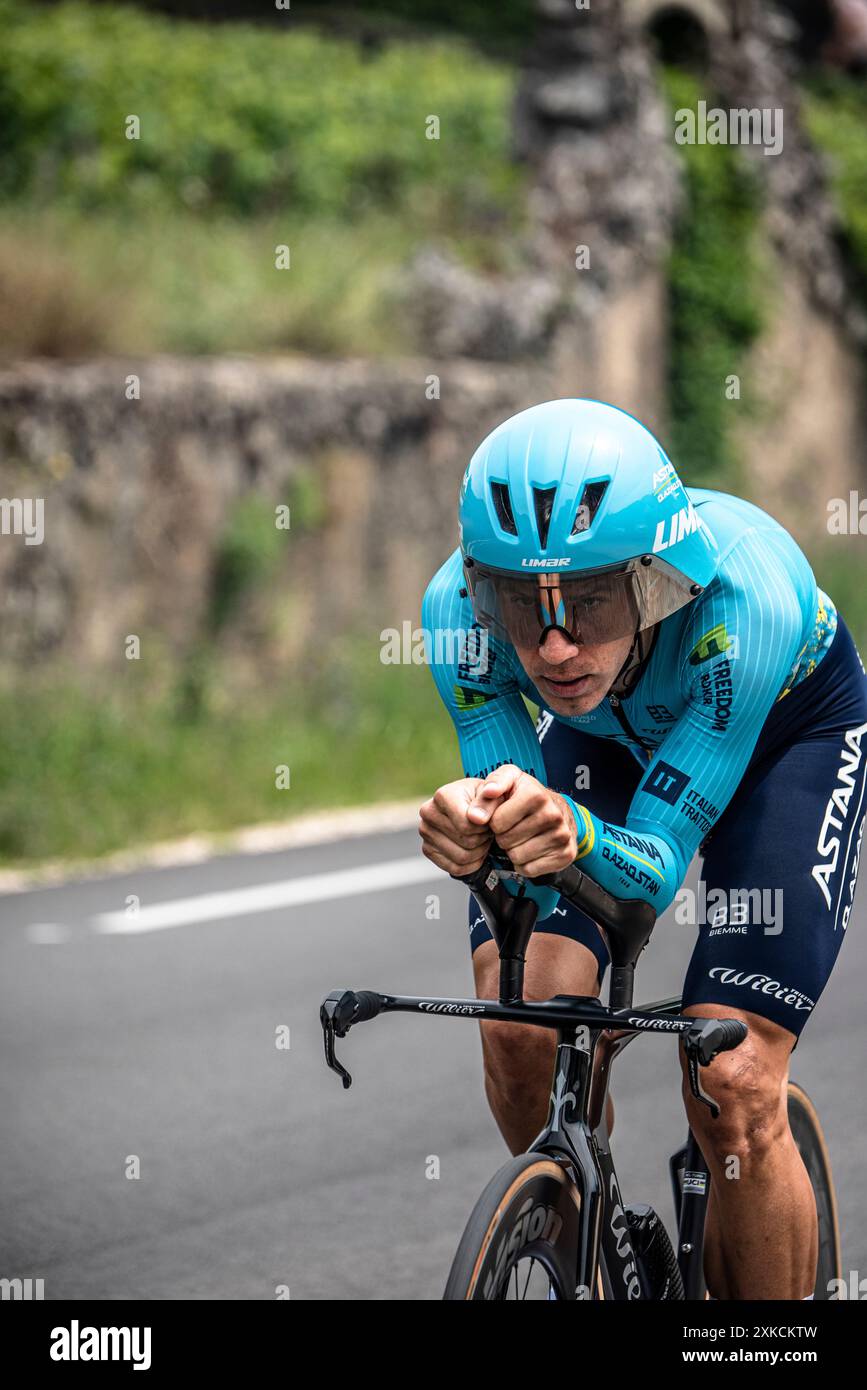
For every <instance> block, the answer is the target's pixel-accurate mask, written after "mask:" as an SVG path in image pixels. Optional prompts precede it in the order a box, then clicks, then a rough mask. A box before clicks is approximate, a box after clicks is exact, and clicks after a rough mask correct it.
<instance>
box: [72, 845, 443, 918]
mask: <svg viewBox="0 0 867 1390" xmlns="http://www.w3.org/2000/svg"><path fill="white" fill-rule="evenodd" d="M444 877H445V875H444V873H443V870H442V869H438V868H436V866H435V865H434V864H432V863H431V862H430V860H429V859H424V858H423V857H421V856H419V857H418V858H412V859H388V860H385V861H384V862H383V863H381V864H367V865H362V866H361V867H360V868H357V869H340V870H337V871H336V872H334V873H326V874H308V875H306V877H304V878H288V879H283V880H281V881H280V882H277V883H261V884H256V885H254V886H252V887H250V888H230V889H228V890H227V891H226V892H224V893H201V894H199V895H198V896H197V897H194V898H175V899H174V900H173V901H170V902H163V903H153V904H152V905H151V906H150V907H140V908H139V909H138V910H137V911H136V912H128V911H127V910H125V909H124V910H123V911H120V912H101V913H99V914H98V916H96V917H94V918H92V919H91V925H92V927H93V929H94V931H97V932H103V933H107V934H116V935H128V934H130V933H132V932H145V931H162V930H164V929H165V928H166V927H183V926H188V925H190V924H191V923H194V922H216V921H219V920H220V919H221V918H224V917H249V916H253V915H254V914H255V913H258V912H273V911H274V910H275V909H276V908H279V907H297V906H299V904H301V903H315V902H327V901H328V900H329V899H331V898H349V897H354V896H355V894H357V893H378V892H382V890H383V889H385V888H402V887H405V886H406V885H407V884H408V883H424V882H427V881H428V880H429V879H434V878H439V879H442V878H444Z"/></svg>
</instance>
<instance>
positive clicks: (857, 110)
mask: <svg viewBox="0 0 867 1390" xmlns="http://www.w3.org/2000/svg"><path fill="white" fill-rule="evenodd" d="M804 117H805V121H806V125H807V129H808V131H809V134H810V138H811V139H812V141H813V143H814V144H815V145H816V146H817V147H818V148H819V149H820V150H822V151H823V152H824V153H825V155H826V156H827V157H828V163H829V172H830V178H831V185H832V187H833V189H834V192H835V194H836V198H837V207H838V210H839V213H840V218H841V221H842V224H843V230H844V234H845V237H846V241H847V244H848V250H849V252H850V255H851V259H852V262H853V269H854V270H855V272H856V275H857V278H858V280H859V289H860V291H861V296H862V298H864V299H865V301H867V87H865V84H864V81H863V79H861V78H857V77H849V76H846V75H844V74H843V73H836V74H831V73H829V74H826V75H824V76H823V77H821V78H815V79H813V80H812V81H811V82H810V83H809V85H808V87H807V90H806V93H805V96H804Z"/></svg>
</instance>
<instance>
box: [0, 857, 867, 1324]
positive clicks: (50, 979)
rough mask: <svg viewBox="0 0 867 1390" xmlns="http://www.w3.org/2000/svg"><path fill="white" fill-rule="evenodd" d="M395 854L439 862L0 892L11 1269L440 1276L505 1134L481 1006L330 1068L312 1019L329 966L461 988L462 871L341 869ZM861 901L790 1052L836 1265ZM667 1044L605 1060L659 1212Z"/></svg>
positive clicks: (321, 1290)
mask: <svg viewBox="0 0 867 1390" xmlns="http://www.w3.org/2000/svg"><path fill="white" fill-rule="evenodd" d="M407 860H409V861H411V862H415V863H419V862H421V872H422V873H424V872H425V869H426V868H429V866H427V865H425V864H424V861H421V857H420V855H419V853H418V848H417V837H416V835H415V832H414V831H399V832H393V833H389V834H379V835H372V836H369V837H363V838H358V839H353V840H347V841H345V842H343V843H339V844H332V845H316V846H314V847H310V848H304V849H294V850H290V851H283V852H279V853H269V854H261V855H255V856H235V857H226V858H222V859H217V860H212V861H210V862H208V863H204V864H198V865H196V866H195V867H186V868H180V869H162V870H147V871H141V872H139V873H127V874H124V875H122V876H118V877H114V878H110V879H103V880H100V881H94V882H85V883H75V884H71V885H67V886H64V887H58V888H51V889H43V890H39V891H34V892H29V893H22V894H10V895H8V896H6V897H4V898H2V899H0V953H2V956H0V959H2V969H0V1000H2V1003H0V1059H2V1060H0V1116H2V1120H0V1277H5V1278H12V1277H16V1276H18V1277H22V1278H28V1277H29V1278H34V1279H35V1278H41V1279H43V1280H44V1281H45V1297H46V1298H48V1299H86V1298H93V1299H197V1298H198V1299H274V1298H275V1297H276V1296H277V1294H276V1290H278V1289H280V1288H283V1289H284V1290H285V1289H286V1288H288V1291H289V1294H290V1296H291V1297H292V1298H294V1299H328V1298H333V1299H437V1298H439V1297H440V1296H441V1294H442V1288H443V1284H444V1281H445V1278H446V1275H447V1272H448V1269H449V1264H450V1260H451V1256H452V1254H453V1252H454V1248H455V1245H456V1243H457V1240H458V1238H459V1236H460V1233H461V1230H462V1227H463V1224H464V1222H465V1220H466V1218H467V1216H468V1214H469V1211H470V1209H471V1207H472V1204H473V1202H474V1201H475V1199H476V1197H477V1195H478V1193H479V1192H480V1190H481V1188H482V1186H483V1185H484V1183H485V1182H486V1181H487V1179H488V1177H489V1176H490V1175H491V1173H492V1172H493V1171H494V1170H495V1168H496V1167H497V1166H499V1164H500V1163H501V1162H502V1161H503V1160H504V1158H505V1157H506V1154H505V1150H504V1148H503V1145H502V1142H501V1140H500V1138H499V1135H498V1133H497V1131H496V1129H495V1127H494V1124H493V1121H492V1119H491V1118H490V1115H489V1113H488V1110H487V1107H486V1104H485V1101H484V1096H483V1091H482V1084H481V1070H480V1048H479V1041H478V1033H477V1028H476V1025H475V1024H473V1023H472V1022H469V1021H466V1020H445V1019H442V1018H437V1017H429V1018H425V1017H418V1016H407V1015H393V1016H389V1017H385V1018H381V1019H378V1020H377V1021H376V1022H374V1023H371V1024H369V1025H368V1026H366V1027H364V1028H359V1029H358V1030H357V1031H355V1032H353V1034H352V1035H351V1036H350V1037H349V1039H347V1040H345V1041H344V1043H343V1048H342V1057H343V1060H344V1061H345V1062H346V1063H347V1064H348V1065H349V1068H350V1070H351V1071H352V1072H353V1075H354V1078H355V1084H354V1085H353V1087H352V1089H351V1090H349V1091H344V1090H343V1089H342V1088H341V1086H340V1083H339V1081H338V1079H337V1078H336V1077H335V1076H334V1075H332V1074H331V1073H329V1072H328V1071H327V1070H326V1068H325V1065H324V1061H323V1051H322V1036H321V1030H320V1027H319V1022H318V1009H319V1003H320V1001H321V999H322V997H323V996H324V995H325V994H326V993H327V992H328V991H329V990H330V989H332V988H334V987H337V986H352V987H354V988H373V989H381V990H386V991H393V992H402V993H419V994H443V995H464V994H466V993H469V992H471V973H470V968H469V954H468V948H467V932H466V925H465V908H464V896H465V890H464V889H463V888H461V887H460V886H458V885H457V884H454V883H452V882H451V881H450V880H448V879H446V878H445V877H444V876H441V875H437V876H436V877H428V878H424V879H417V880H416V881H405V882H403V883H402V884H400V885H399V886H394V887H387V886H385V884H386V883H389V882H391V881H392V874H393V872H394V873H396V872H397V871H396V870H395V871H391V870H386V871H384V873H383V875H378V874H377V873H376V872H375V871H374V870H373V869H372V867H371V875H372V880H373V884H374V885H375V883H376V881H377V879H378V880H379V881H380V886H379V887H376V886H372V885H371V883H364V882H363V881H359V880H356V879H354V878H353V877H352V876H351V875H350V876H349V877H348V878H346V877H343V878H341V877H339V875H340V874H341V873H344V872H345V871H348V870H353V869H357V868H367V867H370V866H376V865H379V864H383V863H386V864H387V863H389V862H390V861H407ZM408 872H409V874H412V873H413V872H415V870H414V869H413V868H410V870H409V871H408ZM430 872H431V875H433V874H435V871H434V870H432V869H431V870H430ZM320 875H323V876H324V878H320V877H317V878H316V879H315V880H314V881H312V882H311V881H310V880H311V876H320ZM361 887H364V888H365V890H366V891H359V890H360V888H361ZM245 889H253V890H259V891H258V892H251V893H245V892H242V891H241V890H245ZM335 892H337V893H340V894H341V896H336V897H335V896H334V893H335ZM230 893H231V894H234V895H235V896H233V897H227V896H226V895H227V894H230ZM431 894H437V895H438V896H439V900H440V914H441V915H440V918H439V920H435V919H434V920H431V919H430V918H429V917H428V915H427V908H428V899H429V896H430V895H431ZM131 895H134V896H135V897H137V898H138V899H139V900H140V904H141V911H140V912H139V914H138V915H137V916H129V915H127V911H126V906H127V899H128V897H130V896H131ZM204 895H207V897H205V896H204ZM299 898H300V899H308V900H306V901H299ZM864 904H865V896H864V892H863V891H862V893H861V894H860V897H859V901H858V903H857V904H856V907H855V910H854V911H853V915H852V921H851V924H850V927H849V931H848V938H849V939H848V940H847V941H846V943H845V946H844V950H843V955H842V957H841V961H840V963H839V965H838V968H837V970H836V971H835V974H834V976H833V977H832V981H831V983H830V985H829V987H828V989H827V990H826V992H825V995H824V996H823V998H822V1000H821V1003H820V1005H819V1007H818V1009H817V1011H816V1014H815V1016H814V1018H813V1019H811V1021H810V1024H809V1025H808V1028H807V1030H806V1033H805V1035H804V1038H803V1040H802V1042H801V1044H800V1045H799V1047H798V1050H797V1053H796V1058H795V1062H794V1065H793V1071H792V1074H793V1076H794V1077H795V1078H796V1079H797V1080H799V1081H800V1082H801V1083H802V1084H803V1085H805V1086H806V1087H807V1089H808V1090H809V1091H810V1093H811V1095H812V1096H813V1098H814V1099H815V1101H816V1102H817V1104H818V1106H819V1109H820V1113H821V1115H822V1118H823V1123H824V1125H825V1131H826V1136H827V1139H828V1142H829V1145H830V1150H831V1155H832V1160H833V1164H834V1170H835V1175H836V1179H837V1187H838V1197H839V1203H840V1218H841V1225H842V1229H843V1257H844V1258H843V1265H844V1272H845V1271H848V1270H852V1269H854V1270H860V1271H862V1273H865V1274H867V1211H865V1202H864V1195H865V1190H867V1180H865V1172H864V1161H863V1156H864V1135H865V1131H867V1114H865V1098H864V1090H863V1059H864V1055H865V1042H867V1006H865V1002H864V994H865V991H864V979H865V968H867V944H865V935H864V927H865V920H864V919H865V907H864ZM160 905H162V907H160ZM127 928H133V929H131V930H129V929H127ZM139 928H145V929H139ZM691 938H692V930H691V929H689V928H686V927H683V926H678V925H676V924H675V923H674V922H673V920H671V919H670V918H664V919H663V920H662V921H661V922H660V924H659V925H658V927H657V930H656V932H655V934H654V938H653V941H652V944H651V947H650V948H649V950H648V951H647V952H645V955H644V957H643V958H642V963H641V966H640V969H639V977H638V978H639V983H638V990H637V996H636V998H637V1001H640V1000H642V999H644V1000H649V999H654V998H658V997H661V996H663V995H665V994H667V993H670V992H671V993H674V992H676V991H677V990H678V989H679V987H680V983H681V980H682V974H683V970H684V968H685V964H686V960H687V958H688V954H689V949H690V942H691ZM287 1027H288V1029H289V1041H290V1046H289V1047H288V1049H287V1048H278V1047H277V1046H276V1041H275V1040H276V1039H277V1037H278V1034H279V1031H280V1030H282V1029H285V1028H287ZM675 1048H676V1044H675V1043H674V1042H673V1041H672V1039H670V1038H665V1037H662V1038H657V1037H653V1038H648V1039H646V1040H643V1039H640V1040H638V1041H636V1042H635V1043H634V1044H633V1045H632V1047H630V1048H629V1049H628V1050H627V1051H626V1053H625V1054H624V1055H623V1056H622V1057H621V1058H620V1059H619V1060H618V1062H617V1065H616V1069H615V1073H614V1082H613V1094H614V1097H615V1103H616V1106H617V1126H616V1131H615V1136H614V1144H613V1148H614V1154H615V1160H616V1163H617V1167H618V1172H619V1175H620V1178H621V1183H622V1186H623V1190H624V1193H625V1195H626V1197H627V1199H628V1200H637V1201H649V1202H651V1203H652V1204H653V1205H655V1206H656V1207H657V1209H658V1210H659V1211H660V1213H661V1214H662V1215H663V1217H664V1218H665V1220H666V1222H667V1223H668V1224H669V1228H670V1227H671V1221H672V1205H671V1197H670V1191H669V1187H668V1177H667V1158H668V1155H669V1153H670V1152H671V1150H672V1149H673V1148H674V1147H675V1146H676V1145H677V1144H678V1143H679V1142H680V1140H681V1138H682V1135H683V1132H684V1121H683V1117H682V1111H681V1104H680V1097H679V1073H678V1067H677V1060H676V1055H675ZM434 1159H435V1160H437V1162H438V1170H439V1176H438V1177H435V1178H432V1177H430V1176H429V1174H430V1172H431V1171H432V1168H433V1167H434V1164H433V1162H432V1160H434ZM136 1160H137V1161H138V1172H139V1176H138V1177H130V1176H128V1173H130V1172H132V1171H135V1161H136ZM284 1296H285V1295H284Z"/></svg>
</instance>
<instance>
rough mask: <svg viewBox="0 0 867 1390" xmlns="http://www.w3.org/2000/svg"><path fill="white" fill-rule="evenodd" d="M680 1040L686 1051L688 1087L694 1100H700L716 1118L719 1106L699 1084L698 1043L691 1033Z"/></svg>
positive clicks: (699, 1062)
mask: <svg viewBox="0 0 867 1390" xmlns="http://www.w3.org/2000/svg"><path fill="white" fill-rule="evenodd" d="M681 1041H682V1043H683V1050H684V1052H685V1053H686V1068H687V1075H688V1076H689V1089H690V1090H691V1091H692V1093H693V1095H694V1096H695V1098H696V1100H700V1101H701V1103H702V1104H703V1105H706V1106H707V1108H708V1109H709V1111H710V1113H711V1115H712V1116H713V1118H714V1119H715V1120H718V1119H719V1114H720V1109H719V1106H718V1105H717V1103H716V1101H715V1100H714V1098H713V1096H710V1095H708V1093H707V1091H706V1090H705V1089H704V1087H703V1086H702V1084H701V1068H702V1065H703V1063H702V1062H701V1059H700V1057H699V1050H700V1045H699V1044H698V1043H697V1042H696V1041H695V1040H694V1039H693V1038H692V1036H691V1034H687V1035H686V1037H685V1038H682V1039H681Z"/></svg>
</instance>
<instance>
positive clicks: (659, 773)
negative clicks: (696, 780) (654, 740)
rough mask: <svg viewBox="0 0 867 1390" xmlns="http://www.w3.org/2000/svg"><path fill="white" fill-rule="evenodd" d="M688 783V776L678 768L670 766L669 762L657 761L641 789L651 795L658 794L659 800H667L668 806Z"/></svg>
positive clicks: (675, 800)
mask: <svg viewBox="0 0 867 1390" xmlns="http://www.w3.org/2000/svg"><path fill="white" fill-rule="evenodd" d="M688 783H689V778H688V777H687V775H686V773H685V772H681V771H680V768H677V767H672V766H671V763H664V762H658V763H657V764H656V766H655V767H654V769H653V772H652V774H651V775H650V777H648V779H647V781H646V782H645V783H643V785H642V787H641V790H642V791H645V792H650V795H651V796H658V797H659V799H660V801H667V802H668V804H669V806H674V805H675V804H676V803H677V801H678V799H679V798H680V797H681V796H682V795H683V792H684V791H685V789H686V787H687V785H688Z"/></svg>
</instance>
